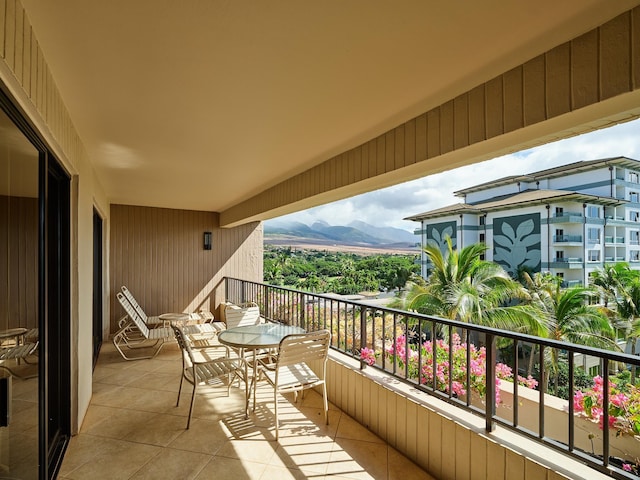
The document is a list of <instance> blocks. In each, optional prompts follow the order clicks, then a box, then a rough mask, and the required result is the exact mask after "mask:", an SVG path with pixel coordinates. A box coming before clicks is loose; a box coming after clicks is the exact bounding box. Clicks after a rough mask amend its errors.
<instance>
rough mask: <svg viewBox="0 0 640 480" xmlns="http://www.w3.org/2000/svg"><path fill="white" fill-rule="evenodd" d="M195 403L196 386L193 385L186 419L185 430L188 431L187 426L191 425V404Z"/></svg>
mask: <svg viewBox="0 0 640 480" xmlns="http://www.w3.org/2000/svg"><path fill="white" fill-rule="evenodd" d="M195 401H196V384H195V383H194V384H193V393H192V394H191V405H190V406H189V418H187V430H189V425H191V413H192V412H193V404H194V403H195Z"/></svg>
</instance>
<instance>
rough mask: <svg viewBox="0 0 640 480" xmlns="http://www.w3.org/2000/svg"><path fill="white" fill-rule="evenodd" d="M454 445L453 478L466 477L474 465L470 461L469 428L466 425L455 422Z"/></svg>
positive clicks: (469, 474)
mask: <svg viewBox="0 0 640 480" xmlns="http://www.w3.org/2000/svg"><path fill="white" fill-rule="evenodd" d="M455 435H456V438H455V445H456V461H455V462H453V463H455V467H456V472H455V478H457V479H466V478H469V477H470V476H471V470H472V469H473V468H475V465H473V464H472V463H471V430H469V429H468V428H467V427H464V426H462V425H460V424H459V423H456V424H455Z"/></svg>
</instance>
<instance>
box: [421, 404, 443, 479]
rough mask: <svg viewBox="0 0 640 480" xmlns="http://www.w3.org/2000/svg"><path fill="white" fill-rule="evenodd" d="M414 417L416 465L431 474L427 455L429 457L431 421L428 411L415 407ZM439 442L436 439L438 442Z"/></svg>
mask: <svg viewBox="0 0 640 480" xmlns="http://www.w3.org/2000/svg"><path fill="white" fill-rule="evenodd" d="M417 413H418V414H417V415H416V417H415V418H416V421H415V424H416V463H417V464H418V465H420V466H421V467H422V468H424V469H425V470H427V471H429V472H431V470H430V469H429V455H430V450H431V447H430V442H431V433H430V432H431V425H430V423H429V421H430V420H431V414H430V411H429V410H428V409H427V408H424V407H422V406H418V407H417ZM439 441H440V440H439V439H438V442H439Z"/></svg>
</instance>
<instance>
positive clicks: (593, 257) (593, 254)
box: [589, 250, 600, 262]
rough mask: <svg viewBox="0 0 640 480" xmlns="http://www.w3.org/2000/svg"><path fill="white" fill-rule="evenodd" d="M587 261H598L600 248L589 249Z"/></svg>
mask: <svg viewBox="0 0 640 480" xmlns="http://www.w3.org/2000/svg"><path fill="white" fill-rule="evenodd" d="M589 261H590V262H599V261H600V250H589Z"/></svg>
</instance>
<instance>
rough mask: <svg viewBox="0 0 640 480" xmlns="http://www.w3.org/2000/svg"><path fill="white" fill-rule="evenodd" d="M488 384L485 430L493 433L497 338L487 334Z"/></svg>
mask: <svg viewBox="0 0 640 480" xmlns="http://www.w3.org/2000/svg"><path fill="white" fill-rule="evenodd" d="M486 337H487V347H486V352H487V357H486V362H487V364H486V382H487V397H486V405H485V430H486V431H487V432H492V431H493V428H494V423H493V417H494V416H495V413H496V337H495V336H493V335H492V334H490V333H487V335H486Z"/></svg>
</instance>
